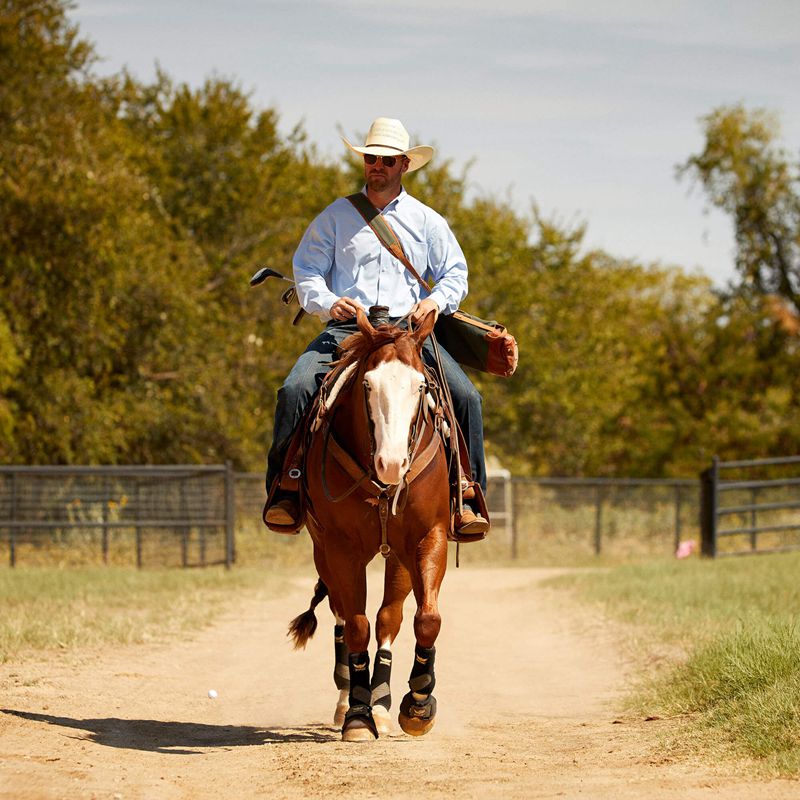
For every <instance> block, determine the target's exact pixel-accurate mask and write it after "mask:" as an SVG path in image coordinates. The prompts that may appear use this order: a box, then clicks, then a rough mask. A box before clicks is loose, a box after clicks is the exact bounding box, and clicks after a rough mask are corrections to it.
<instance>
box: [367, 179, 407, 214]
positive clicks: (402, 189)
mask: <svg viewBox="0 0 800 800" xmlns="http://www.w3.org/2000/svg"><path fill="white" fill-rule="evenodd" d="M361 194H363V195H365V196H366V194H367V184H366V183H365V184H364V186H363V187H362V188H361ZM407 194H408V192H406V190H405V187H403V186H401V187H400V194H399V195H397V197H395V199H394V200H392V201H391V203H387V205H386V207H385V208H384V209H383V210H382V211H381V213H383V212H384V211H388V210H390V209H392V208H394V207H395V206H397V204H398V203H399V202H400V201H401V200H402V199H403V198H404V197H405V196H406V195H407Z"/></svg>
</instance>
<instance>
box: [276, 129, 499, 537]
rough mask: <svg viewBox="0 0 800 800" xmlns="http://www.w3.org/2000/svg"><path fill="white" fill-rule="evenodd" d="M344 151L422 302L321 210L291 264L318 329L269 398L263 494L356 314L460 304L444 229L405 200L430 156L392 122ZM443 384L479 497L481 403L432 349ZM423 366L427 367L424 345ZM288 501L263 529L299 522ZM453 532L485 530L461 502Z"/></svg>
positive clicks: (382, 258)
mask: <svg viewBox="0 0 800 800" xmlns="http://www.w3.org/2000/svg"><path fill="white" fill-rule="evenodd" d="M343 141H344V143H345V144H346V145H347V146H348V147H349V148H350V150H352V151H353V152H354V153H356V154H358V155H359V156H361V157H363V159H364V176H365V179H366V185H365V187H364V188H363V190H362V191H363V192H364V194H366V196H367V197H368V198H369V200H370V201H371V202H372V204H373V205H374V206H375V208H376V209H378V210H379V211H380V213H381V214H383V215H384V216H385V218H386V221H387V222H388V223H389V224H390V226H391V227H392V228H393V229H394V231H395V233H396V235H397V237H398V238H399V239H400V241H401V244H402V246H403V250H404V251H405V254H406V256H407V258H408V259H409V260H410V261H411V262H412V264H413V265H414V267H415V268H416V270H417V272H418V273H419V274H420V275H421V276H422V277H423V278H424V279H425V280H431V279H432V280H433V281H434V283H435V285H434V288H433V290H432V291H428V292H426V291H425V290H423V289H422V287H421V286H420V285H419V283H418V282H417V281H416V280H415V279H414V277H413V276H412V275H411V274H410V272H409V271H408V270H407V269H406V268H405V267H404V265H403V264H402V262H400V261H399V260H398V259H396V258H394V256H393V255H392V254H391V253H390V252H389V251H388V250H387V249H386V248H384V247H382V246H381V243H380V241H379V240H378V238H377V237H376V236H375V233H374V232H373V231H372V229H371V228H370V227H369V226H368V225H367V224H366V222H365V220H364V218H363V217H362V216H361V215H360V214H359V212H358V211H357V210H356V209H355V208H354V206H353V205H352V204H351V203H350V202H348V200H347V199H346V198H340V199H338V200H336V201H335V202H333V203H332V204H331V205H329V206H328V207H327V208H326V209H325V210H324V211H323V212H322V213H321V214H320V215H319V216H318V217H317V218H316V219H315V220H314V221H313V222H312V223H311V225H309V227H308V229H307V230H306V232H305V234H304V236H303V238H302V240H301V241H300V245H299V246H298V248H297V251H296V252H295V255H294V259H293V267H294V279H295V283H296V286H297V296H298V299H299V301H300V305H301V306H302V307H303V308H304V309H305V311H307V312H308V313H311V314H316V315H317V316H318V317H319V318H320V319H322V320H323V321H325V322H327V325H326V328H325V330H324V331H323V332H322V333H321V334H320V335H319V336H317V337H316V338H315V339H314V340H313V341H312V342H311V344H309V345H308V347H307V348H306V350H305V352H304V353H303V354H302V355H301V356H300V358H299V359H298V361H297V363H296V364H295V366H294V367H293V369H292V370H291V372H290V373H289V376H288V377H287V378H286V380H285V382H284V384H283V386H282V387H281V388H280V390H279V391H278V402H277V407H276V410H275V425H274V428H273V441H272V447H271V448H270V451H269V455H268V457H267V490H268V491H269V488H270V487H271V486H272V484H273V481H274V480H275V478H276V477H277V476H278V475H280V472H281V469H282V466H283V459H284V455H285V452H286V449H287V447H288V445H289V443H290V441H291V438H292V433H293V431H294V429H295V427H296V425H297V424H298V423H299V422H300V420H301V419H302V417H303V413H304V412H305V410H306V408H307V407H308V405H309V403H310V402H311V399H312V397H313V395H314V393H315V392H316V391H317V389H318V388H319V386H320V384H321V382H322V379H323V378H324V376H325V374H326V373H327V371H328V368H329V365H330V363H331V361H333V360H334V359H335V357H336V350H337V347H338V345H339V344H340V343H341V342H342V341H343V340H344V339H345V338H346V337H347V336H349V335H350V334H352V333H353V332H355V331H356V330H357V326H356V324H355V315H356V309H357V308H359V307H360V308H363V309H364V310H365V311H366V310H368V309H369V308H370V307H371V306H379V305H382V306H388V308H389V316H390V319H391V321H392V322H396V321H397V320H399V319H401V318H403V317H406V316H408V317H409V318H410V320H411V323H412V324H416V323H418V322H421V321H422V320H423V319H424V318H425V316H426V315H427V314H428V313H429V312H430V311H431V310H434V311H435V312H436V314H437V316H438V314H439V313H452V312H453V311H455V310H456V309H457V308H458V306H459V304H460V303H461V301H462V300H463V299H464V297H466V294H467V264H466V261H465V259H464V254H463V252H462V251H461V247H460V246H459V244H458V242H457V241H456V238H455V236H454V235H453V233H452V231H451V230H450V227H449V226H448V224H447V222H446V221H445V220H444V218H443V217H441V216H440V215H439V214H437V213H436V212H435V211H434V210H433V209H431V208H429V207H428V206H426V205H423V204H422V203H421V202H420V201H419V200H416V199H415V198H413V197H412V196H411V195H410V194H408V193H407V192H406V191H405V189H404V188H403V186H402V178H403V175H404V174H405V173H407V172H413V171H414V170H417V169H419V168H420V167H422V166H424V165H425V164H427V163H428V161H430V159H431V157H432V156H433V152H434V150H433V148H432V147H428V146H427V145H418V146H416V147H409V135H408V132H407V131H406V129H405V128H404V127H403V125H402V123H401V122H400V121H399V120H396V119H389V118H386V117H379V118H378V119H376V120H375V121H374V122H373V123H372V125H371V126H370V129H369V132H368V133H367V138H366V142H365V144H364V146H363V147H355V146H353V145H352V144H350V142H348V141H347V139H344V137H343ZM439 352H440V356H441V362H442V367H443V371H444V378H445V380H446V381H447V384H448V386H449V388H450V393H451V395H452V398H453V407H454V412H455V416H456V420H457V421H458V424H459V426H460V428H461V430H462V432H463V434H464V437H465V439H466V442H467V449H468V451H469V459H470V467H471V471H472V477H473V480H475V481H476V482H478V483H479V484H480V486H481V487H482V488H483V490H484V492H485V491H486V466H485V462H484V452H483V418H482V413H481V403H482V400H481V396H480V394H479V393H478V391H477V390H476V389H475V387H474V386H473V385H472V382H471V381H470V380H469V378H468V377H467V376H466V375H465V374H464V372H463V370H462V369H461V367H460V366H459V365H458V364H457V363H456V361H455V360H454V359H453V358H452V357H451V356H450V355H449V354H448V353H447V352H446V351H445V350H444V349H443V348H441V347H440V348H439ZM423 358H425V360H426V361H427V362H428V363H429V364H431V365H433V364H435V355H434V351H433V347H432V345H431V343H430V341H427V342H426V343H425V346H424V348H423ZM300 513H301V512H300V508H299V502H298V498H297V496H296V495H294V494H291V493H287V492H281V491H279V492H277V493H276V494H275V495H274V497H273V501H272V503H271V505H270V507H269V509H268V510H267V512H266V516H265V519H266V522H267V523H271V524H276V525H292V524H295V523H297V522H299V516H300ZM456 527H457V532H459V533H464V534H478V533H485V532H486V531H488V529H489V523H488V521H487V520H486V519H485V518H484V517H483V516H482V515H481V514H480V513H479V511H478V509H477V508H476V507H475V508H473V507H472V506H471V505H470V503H469V501H465V502H464V508H463V513H462V515H461V518H460V519H459V520H457V522H456Z"/></svg>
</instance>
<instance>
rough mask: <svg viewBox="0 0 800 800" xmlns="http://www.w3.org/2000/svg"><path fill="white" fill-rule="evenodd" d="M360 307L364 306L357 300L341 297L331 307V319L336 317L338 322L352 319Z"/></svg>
mask: <svg viewBox="0 0 800 800" xmlns="http://www.w3.org/2000/svg"><path fill="white" fill-rule="evenodd" d="M359 308H363V306H362V305H361V303H359V302H358V301H357V300H351V299H350V298H349V297H340V298H339V299H338V300H337V301H336V302H335V303H334V304H333V305H332V306H331V308H330V315H331V319H335V320H336V321H337V322H342V321H344V320H346V319H351V318H352V317H354V316H355V315H356V311H357V310H358V309H359Z"/></svg>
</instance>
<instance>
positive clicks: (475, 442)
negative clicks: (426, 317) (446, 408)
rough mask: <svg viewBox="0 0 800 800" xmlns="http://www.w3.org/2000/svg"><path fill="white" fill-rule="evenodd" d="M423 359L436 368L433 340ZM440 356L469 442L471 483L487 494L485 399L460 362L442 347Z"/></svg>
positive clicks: (425, 350) (463, 431) (454, 403)
mask: <svg viewBox="0 0 800 800" xmlns="http://www.w3.org/2000/svg"><path fill="white" fill-rule="evenodd" d="M422 355H423V357H424V358H425V361H426V362H427V363H428V364H430V365H431V366H435V365H436V357H435V355H434V352H433V345H432V344H431V341H430V339H428V340H426V342H425V345H424V347H423V350H422ZM439 355H440V356H441V359H442V369H443V370H444V377H445V380H446V381H447V385H448V386H449V387H450V394H451V395H452V397H453V410H454V411H455V415H456V420H457V421H458V424H459V427H460V428H461V431H462V433H463V434H464V439H465V440H466V442H467V449H468V450H469V463H470V468H471V469H472V479H473V480H474V481H476V482H477V483H478V484H480V487H481V489H483V492H484V494H485V493H486V457H485V455H484V452H483V398H481V395H480V393H479V392H478V390H477V389H476V388H475V387H474V386H473V385H472V381H471V380H470V379H469V378H468V377H467V376H466V375H465V373H464V370H463V369H461V367H460V366H459V365H458V362H457V361H456V360H455V359H454V358H453V357H452V356H451V355H450V354H449V353H448V352H447V351H446V350H445V349H444V348H443V347H441V346H439Z"/></svg>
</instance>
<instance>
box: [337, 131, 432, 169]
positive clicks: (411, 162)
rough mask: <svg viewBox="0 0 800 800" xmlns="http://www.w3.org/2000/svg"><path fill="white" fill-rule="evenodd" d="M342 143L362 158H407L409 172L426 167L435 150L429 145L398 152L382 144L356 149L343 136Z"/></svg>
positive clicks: (394, 148)
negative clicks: (369, 156)
mask: <svg viewBox="0 0 800 800" xmlns="http://www.w3.org/2000/svg"><path fill="white" fill-rule="evenodd" d="M342 141H343V142H344V143H345V144H346V145H347V146H348V147H349V148H350V149H351V150H352V151H353V152H354V153H357V154H358V155H360V156H363V155H373V156H406V157H407V158H408V170H407V171H408V172H413V171H414V170H415V169H419V168H420V167H424V166H425V165H426V164H427V163H428V162H429V161H430V160H431V159H432V158H433V154H434V152H435V151H434V149H433V148H432V147H429V146H428V145H427V144H420V145H417V146H416V147H410V148H409V149H408V150H398V149H397V148H396V147H386V146H384V145H380V144H371V145H368V146H366V147H356V146H355V145H352V144H350V142H348V141H347V139H345V138H344V136H342Z"/></svg>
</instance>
